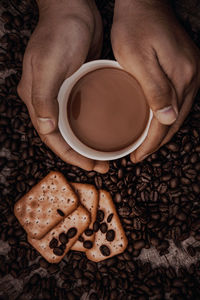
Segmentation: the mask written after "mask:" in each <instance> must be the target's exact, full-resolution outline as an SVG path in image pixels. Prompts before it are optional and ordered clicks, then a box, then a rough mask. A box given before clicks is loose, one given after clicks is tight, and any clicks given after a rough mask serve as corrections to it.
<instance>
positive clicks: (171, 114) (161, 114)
mask: <svg viewBox="0 0 200 300" xmlns="http://www.w3.org/2000/svg"><path fill="white" fill-rule="evenodd" d="M155 115H156V117H157V119H158V121H159V122H160V123H162V124H166V125H170V124H172V123H174V121H175V120H176V118H177V115H178V114H177V113H176V111H175V110H174V108H173V107H172V106H171V105H170V106H167V107H165V108H162V109H159V110H157V111H156V112H155Z"/></svg>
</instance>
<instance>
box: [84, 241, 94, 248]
mask: <svg viewBox="0 0 200 300" xmlns="http://www.w3.org/2000/svg"><path fill="white" fill-rule="evenodd" d="M92 246H93V243H92V241H89V240H86V241H84V242H83V247H84V248H86V249H91V248H92Z"/></svg>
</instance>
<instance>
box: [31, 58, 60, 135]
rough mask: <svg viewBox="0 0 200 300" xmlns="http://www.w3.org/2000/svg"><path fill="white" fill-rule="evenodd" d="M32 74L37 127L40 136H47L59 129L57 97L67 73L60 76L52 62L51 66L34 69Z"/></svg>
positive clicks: (33, 102) (33, 105) (33, 104)
mask: <svg viewBox="0 0 200 300" xmlns="http://www.w3.org/2000/svg"><path fill="white" fill-rule="evenodd" d="M57 68H58V66H57ZM32 74H33V77H32V93H31V95H32V99H31V103H32V107H33V110H34V119H35V126H37V131H38V133H39V134H43V135H46V134H49V133H51V132H53V131H55V130H57V128H58V112H59V108H58V102H57V95H58V91H59V88H60V85H61V84H62V81H63V80H64V75H65V73H64V72H62V74H60V73H59V72H58V70H57V69H56V68H55V69H54V68H53V65H52V62H51V65H50V66H47V65H46V66H45V65H44V64H42V65H41V67H40V68H37V69H35V70H34V68H33V73H32Z"/></svg>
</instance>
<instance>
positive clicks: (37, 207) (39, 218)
mask: <svg viewBox="0 0 200 300" xmlns="http://www.w3.org/2000/svg"><path fill="white" fill-rule="evenodd" d="M77 206H78V197H77V195H76V193H75V192H74V191H73V189H72V188H71V186H70V185H69V183H68V182H67V180H66V179H65V177H64V176H63V175H62V174H61V173H59V172H50V173H49V174H48V175H47V176H46V177H45V178H43V179H42V180H41V181H40V182H39V183H38V184H36V185H35V186H34V187H33V188H32V189H31V190H30V191H29V192H28V193H27V194H26V195H24V196H23V197H22V198H21V199H20V200H19V201H18V202H17V203H16V204H15V207H14V213H15V216H16V217H17V219H18V220H19V222H20V223H21V225H22V226H23V227H24V229H25V230H26V232H27V234H28V235H29V236H30V237H31V238H35V239H41V238H42V237H43V236H44V235H45V234H46V233H47V232H48V231H49V230H51V229H52V228H53V227H54V226H56V225H57V224H58V223H59V222H60V221H61V220H62V219H63V218H64V217H65V216H68V215H69V214H70V213H71V212H72V211H74V210H75V209H76V207H77Z"/></svg>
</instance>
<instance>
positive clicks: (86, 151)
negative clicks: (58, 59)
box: [58, 59, 153, 161]
mask: <svg viewBox="0 0 200 300" xmlns="http://www.w3.org/2000/svg"><path fill="white" fill-rule="evenodd" d="M105 67H114V68H117V69H122V70H123V68H122V67H121V66H120V64H119V63H118V62H117V61H114V60H103V59H102V60H94V61H91V62H87V63H85V64H83V65H82V66H81V67H80V68H79V69H78V70H77V71H76V72H75V73H74V74H73V75H72V76H70V77H69V78H67V79H65V81H64V82H63V83H62V85H61V87H60V90H59V93H58V103H59V120H58V127H59V130H60V132H61V135H62V136H63V138H64V139H65V141H66V142H67V143H68V144H69V146H70V147H71V148H72V149H74V150H75V151H76V152H78V153H79V154H81V155H83V156H85V157H87V158H90V159H95V160H102V161H105V160H114V159H118V158H121V157H124V156H126V155H128V154H130V153H131V152H132V151H134V150H135V149H136V148H138V147H139V146H140V145H141V144H142V142H143V141H144V139H145V138H146V136H147V133H148V130H149V126H150V123H151V120H152V117H153V113H152V111H151V109H150V112H149V119H148V122H147V125H146V127H145V129H144V131H143V133H142V134H141V136H140V137H139V138H138V139H137V140H136V141H135V142H133V143H132V144H130V145H129V146H127V147H125V148H123V149H121V150H118V151H111V152H106V151H105V152H104V151H98V150H95V149H93V148H90V147H88V146H87V145H85V144H84V143H82V142H81V141H80V140H79V139H78V138H77V137H76V135H75V134H74V133H73V131H72V129H71V127H70V125H69V121H68V117H67V103H68V100H69V95H70V93H71V90H72V88H73V87H74V85H75V84H76V83H77V81H78V80H79V79H80V78H82V77H83V76H84V75H86V74H87V73H89V72H92V71H94V70H97V69H101V68H105Z"/></svg>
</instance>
